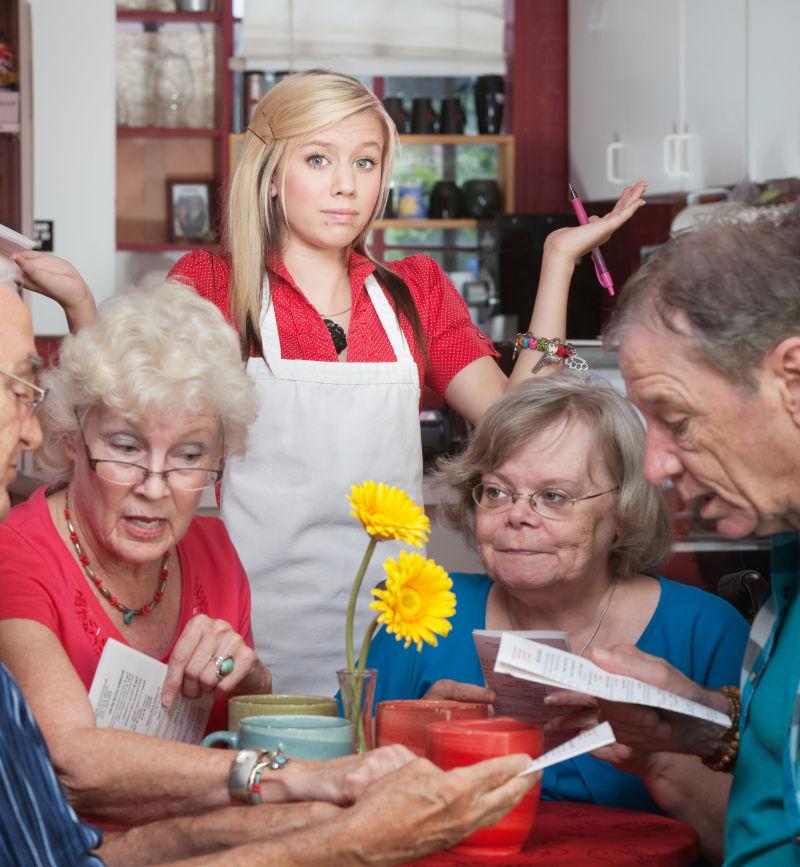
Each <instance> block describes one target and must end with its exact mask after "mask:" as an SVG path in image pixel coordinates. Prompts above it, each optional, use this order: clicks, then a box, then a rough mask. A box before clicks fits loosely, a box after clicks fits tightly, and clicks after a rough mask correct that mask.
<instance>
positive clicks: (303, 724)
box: [203, 715, 353, 759]
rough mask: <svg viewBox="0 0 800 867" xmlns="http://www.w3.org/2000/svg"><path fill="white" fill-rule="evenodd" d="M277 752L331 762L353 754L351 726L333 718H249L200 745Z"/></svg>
mask: <svg viewBox="0 0 800 867" xmlns="http://www.w3.org/2000/svg"><path fill="white" fill-rule="evenodd" d="M218 743H223V744H227V745H228V746H229V747H230V748H231V749H234V750H245V749H259V750H276V749H278V747H280V748H281V749H282V750H283V752H284V753H286V755H287V756H291V757H294V758H296V759H333V758H336V757H337V756H347V755H349V754H350V753H352V752H353V724H352V723H351V722H350V720H345V719H339V718H338V717H332V716H313V715H297V716H248V717H245V718H244V719H242V720H240V722H239V730H238V731H236V732H229V731H225V732H212V733H211V734H210V735H206V737H205V738H203V746H204V747H210V746H211V745H212V744H218Z"/></svg>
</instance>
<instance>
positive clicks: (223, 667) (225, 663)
mask: <svg viewBox="0 0 800 867" xmlns="http://www.w3.org/2000/svg"><path fill="white" fill-rule="evenodd" d="M211 661H212V662H213V663H214V664H215V665H216V666H217V680H222V678H223V677H227V676H228V675H229V674H230V673H231V672H232V671H233V669H234V668H235V667H236V660H235V659H234V658H233V657H232V656H231V655H230V653H228V654H226V655H225V656H212V657H211Z"/></svg>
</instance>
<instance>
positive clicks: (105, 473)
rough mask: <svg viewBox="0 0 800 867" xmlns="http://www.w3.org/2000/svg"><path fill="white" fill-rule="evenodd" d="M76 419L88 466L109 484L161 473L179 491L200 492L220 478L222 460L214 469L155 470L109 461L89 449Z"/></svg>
mask: <svg viewBox="0 0 800 867" xmlns="http://www.w3.org/2000/svg"><path fill="white" fill-rule="evenodd" d="M75 417H76V418H77V419H78V428H79V429H80V432H81V439H82V440H83V447H84V449H85V450H86V460H87V461H88V462H89V469H91V470H92V471H93V472H95V473H97V475H98V476H99V477H100V478H101V479H103V481H106V482H110V483H111V484H112V485H124V486H126V487H132V486H133V485H138V484H141V483H143V482H146V481H147V479H148V478H150V476H161V478H162V479H163V481H164V484H165V485H167V486H168V487H170V488H174V489H175V490H180V491H202V490H203V488H208V487H210V486H211V485H214V484H216V483H217V482H218V481H219V480H220V479H221V478H222V462H221V461H220V465H219V467H218V468H217V469H211V468H209V467H170V468H169V469H168V470H159V471H154V470H151V469H150V468H149V467H143V466H142V465H141V464H134V463H131V462H130V461H112V460H108V459H106V458H96V457H94V456H93V455H92V453H91V451H90V450H89V445H88V443H87V442H86V436H85V435H84V433H83V425H82V424H81V420H80V418H79V417H78V413H77V412H76V413H75Z"/></svg>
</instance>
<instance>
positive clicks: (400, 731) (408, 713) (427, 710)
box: [375, 698, 489, 756]
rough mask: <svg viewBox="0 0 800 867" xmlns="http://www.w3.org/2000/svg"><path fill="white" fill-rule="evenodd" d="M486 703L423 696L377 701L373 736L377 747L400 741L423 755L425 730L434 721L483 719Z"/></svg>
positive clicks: (419, 754) (486, 710) (485, 714)
mask: <svg viewBox="0 0 800 867" xmlns="http://www.w3.org/2000/svg"><path fill="white" fill-rule="evenodd" d="M488 714H489V708H488V705H485V704H481V703H479V702H466V701H436V700H433V699H431V700H429V699H426V698H418V699H398V700H396V701H382V702H379V704H378V706H377V708H376V711H375V736H376V741H377V744H378V746H379V747H385V746H388V745H389V744H403V746H406V747H408V748H409V749H410V750H411V751H412V752H414V753H416V754H417V755H418V756H424V755H425V730H426V729H427V727H428V726H429V725H430V724H431V723H434V722H444V721H447V720H455V719H467V720H469V719H486V717H487V716H488Z"/></svg>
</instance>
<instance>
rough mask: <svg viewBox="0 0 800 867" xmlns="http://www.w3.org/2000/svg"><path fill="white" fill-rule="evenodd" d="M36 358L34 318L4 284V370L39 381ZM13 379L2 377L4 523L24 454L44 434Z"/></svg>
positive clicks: (0, 500)
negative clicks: (34, 364)
mask: <svg viewBox="0 0 800 867" xmlns="http://www.w3.org/2000/svg"><path fill="white" fill-rule="evenodd" d="M35 358H36V347H35V345H34V342H33V328H32V326H31V317H30V313H29V312H28V309H27V307H26V306H25V305H24V304H23V302H22V299H21V298H20V297H19V296H18V295H17V293H16V292H15V291H14V289H12V288H11V287H10V286H8V285H5V284H0V368H2V369H3V370H7V371H9V372H11V373H14V374H16V375H17V376H21V377H22V378H23V379H28V380H31V379H35V371H34V369H33V367H32V365H31V360H33V359H35ZM18 387H19V386H18V384H15V381H14V380H13V379H10V378H9V377H7V376H4V375H3V374H0V521H2V520H3V519H4V518H5V517H6V515H7V514H8V510H9V507H10V500H9V495H8V486H9V485H10V484H11V483H12V482H13V481H14V478H15V477H16V472H17V464H18V463H19V459H20V457H22V453H23V451H27V450H29V449H36V448H38V447H39V445H40V444H41V441H42V431H41V428H40V426H39V422H38V420H37V419H36V417H35V416H30V415H29V414H26V413H24V412H22V411H21V410H20V405H19V401H18V399H17V396H16V393H15V389H16V388H18Z"/></svg>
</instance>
